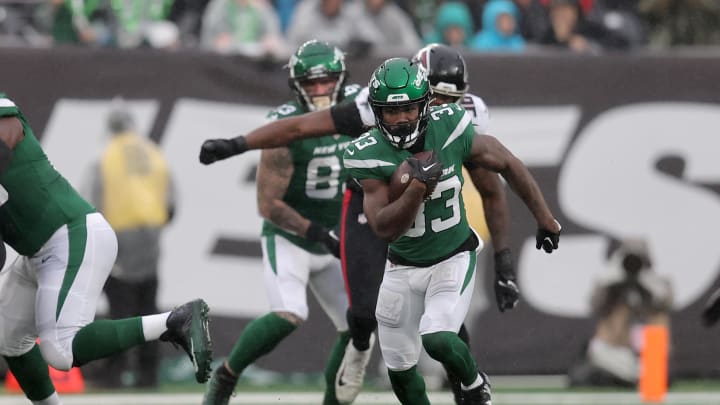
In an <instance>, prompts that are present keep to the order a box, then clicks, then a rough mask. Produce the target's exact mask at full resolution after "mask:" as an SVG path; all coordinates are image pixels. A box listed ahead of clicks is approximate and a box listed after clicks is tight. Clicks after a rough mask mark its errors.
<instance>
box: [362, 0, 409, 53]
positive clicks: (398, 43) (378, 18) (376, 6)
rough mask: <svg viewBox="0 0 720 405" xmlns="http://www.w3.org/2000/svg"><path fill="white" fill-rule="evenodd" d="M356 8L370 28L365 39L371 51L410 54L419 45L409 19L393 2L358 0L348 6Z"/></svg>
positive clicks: (385, 0)
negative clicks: (368, 42)
mask: <svg viewBox="0 0 720 405" xmlns="http://www.w3.org/2000/svg"><path fill="white" fill-rule="evenodd" d="M348 7H349V8H357V9H358V10H357V11H353V14H355V13H357V14H358V15H361V16H362V18H363V19H364V21H363V25H364V26H367V27H368V28H369V32H368V40H369V41H370V43H371V46H372V49H373V50H374V51H381V52H382V53H383V54H384V55H391V56H396V55H410V54H412V53H413V52H415V51H416V50H417V49H418V48H420V46H421V44H422V43H421V41H420V36H418V34H417V32H416V31H415V27H414V26H413V22H412V20H411V19H410V16H409V15H408V14H407V13H406V12H405V11H404V10H403V9H401V8H400V7H399V6H398V5H397V4H395V3H394V2H393V1H392V0H359V1H356V2H354V3H351V4H349V5H348Z"/></svg>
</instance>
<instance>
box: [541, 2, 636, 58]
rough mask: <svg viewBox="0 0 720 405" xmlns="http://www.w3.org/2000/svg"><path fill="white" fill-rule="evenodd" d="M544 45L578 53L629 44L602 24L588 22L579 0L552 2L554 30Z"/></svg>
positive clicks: (545, 36)
mask: <svg viewBox="0 0 720 405" xmlns="http://www.w3.org/2000/svg"><path fill="white" fill-rule="evenodd" d="M540 43H541V44H542V45H547V46H552V47H557V48H564V49H568V50H570V51H573V52H577V53H601V52H603V51H605V50H613V49H626V48H627V47H628V45H629V44H628V42H627V40H625V39H624V38H622V37H619V36H617V35H615V34H614V33H612V32H610V31H608V30H607V29H605V27H603V26H602V25H599V24H597V23H594V22H592V21H588V20H587V19H586V18H585V16H584V14H583V11H582V8H581V6H580V3H579V1H578V0H551V1H550V29H549V30H548V31H547V32H546V33H545V35H543V37H542V39H541V40H540Z"/></svg>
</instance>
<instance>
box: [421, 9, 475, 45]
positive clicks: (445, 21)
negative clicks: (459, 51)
mask: <svg viewBox="0 0 720 405" xmlns="http://www.w3.org/2000/svg"><path fill="white" fill-rule="evenodd" d="M474 32H475V28H474V26H473V22H472V15H471V14H470V9H469V8H468V7H467V5H465V3H460V2H457V1H449V2H447V3H443V4H442V5H441V6H440V7H439V8H438V10H437V17H436V19H435V30H434V31H432V32H431V33H430V34H428V35H427V36H426V37H425V38H424V42H425V43H426V44H432V43H440V44H445V45H449V46H455V47H469V46H470V41H471V39H472V35H473V33H474Z"/></svg>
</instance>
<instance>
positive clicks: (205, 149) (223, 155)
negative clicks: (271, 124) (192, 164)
mask: <svg viewBox="0 0 720 405" xmlns="http://www.w3.org/2000/svg"><path fill="white" fill-rule="evenodd" d="M247 150H248V147H247V143H246V142H245V137H244V136H242V135H241V136H238V137H236V138H232V139H208V140H206V141H205V142H203V144H202V146H201V147H200V163H202V164H204V165H209V164H210V163H214V162H217V161H218V160H223V159H227V158H229V157H230V156H235V155H239V154H241V153H243V152H245V151H247Z"/></svg>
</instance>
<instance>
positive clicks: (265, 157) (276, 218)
mask: <svg viewBox="0 0 720 405" xmlns="http://www.w3.org/2000/svg"><path fill="white" fill-rule="evenodd" d="M293 172H294V166H293V162H292V157H291V155H290V150H289V149H287V148H276V149H268V150H264V151H263V152H262V155H261V158H260V166H259V167H258V173H257V190H258V192H257V198H258V208H259V209H260V214H261V215H262V216H263V217H264V218H265V219H266V220H268V221H270V222H272V223H273V224H275V225H277V226H279V227H281V228H283V229H285V230H287V231H289V232H292V233H294V234H298V235H302V234H303V232H304V230H305V228H306V227H307V225H306V221H307V220H305V218H303V217H302V216H301V215H300V214H298V212H297V211H295V209H293V208H292V207H290V206H289V205H287V204H286V203H285V202H284V201H283V197H285V193H286V192H287V189H288V186H289V185H290V179H291V178H292V175H293Z"/></svg>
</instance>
